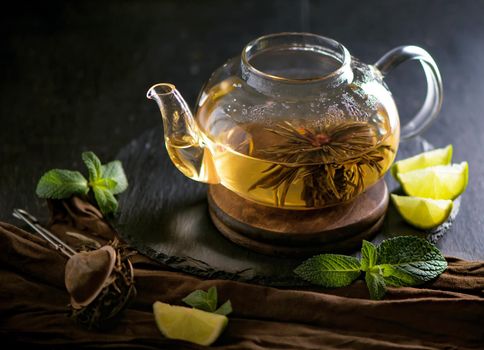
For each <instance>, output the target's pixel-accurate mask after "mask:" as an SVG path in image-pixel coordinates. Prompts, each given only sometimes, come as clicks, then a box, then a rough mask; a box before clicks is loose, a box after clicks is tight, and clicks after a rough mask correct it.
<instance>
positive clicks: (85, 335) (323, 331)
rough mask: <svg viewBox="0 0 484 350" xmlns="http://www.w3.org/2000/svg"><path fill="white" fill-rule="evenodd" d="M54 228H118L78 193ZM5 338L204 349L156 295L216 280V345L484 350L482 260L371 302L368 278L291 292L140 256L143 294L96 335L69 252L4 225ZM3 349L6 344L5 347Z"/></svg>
mask: <svg viewBox="0 0 484 350" xmlns="http://www.w3.org/2000/svg"><path fill="white" fill-rule="evenodd" d="M51 209H52V210H53V215H52V222H51V230H52V231H54V232H56V233H57V234H58V235H60V236H61V237H62V238H63V239H66V240H69V242H70V243H71V244H73V245H75V244H79V241H78V240H77V239H76V238H73V237H71V235H69V234H66V232H82V233H83V234H85V235H90V236H91V237H95V238H96V239H100V240H103V239H104V240H109V239H111V238H112V237H113V234H114V232H113V230H112V229H111V227H110V226H109V225H108V224H107V223H106V222H105V221H103V220H102V216H101V215H100V213H99V211H98V210H97V209H96V208H94V207H92V206H91V205H89V204H87V203H84V202H82V201H80V200H78V199H75V198H74V199H73V200H70V201H66V202H56V203H53V204H52V205H51ZM0 260H1V265H0V266H1V267H0V336H1V338H0V339H1V342H2V344H3V345H5V344H13V343H15V344H22V345H23V344H27V345H29V346H30V347H35V348H37V349H38V348H44V347H45V348H48V349H55V348H78V347H85V348H113V349H115V348H116V349H119V348H131V349H200V348H203V347H200V346H197V345H193V344H190V343H185V342H180V341H173V340H168V339H166V338H164V337H163V336H162V335H161V333H160V332H159V331H158V329H157V328H156V325H155V322H154V319H153V314H152V304H153V302H154V301H156V300H160V301H163V302H167V303H171V304H181V299H182V298H183V297H185V296H186V295H187V294H189V293H190V292H192V291H194V290H196V289H205V290H206V289H208V288H209V287H210V286H216V287H217V289H218V292H219V299H220V300H222V301H224V300H226V299H230V300H231V301H232V305H233V308H234V312H233V314H231V315H230V322H229V325H228V327H227V329H226V330H225V332H224V333H223V334H222V336H221V337H220V338H219V339H218V340H217V342H216V343H215V344H213V345H212V347H213V348H216V349H227V350H228V349H479V348H480V349H483V348H484V298H483V296H484V262H483V261H480V262H470V261H463V260H459V259H455V258H448V262H449V268H448V269H447V271H446V272H445V273H443V274H442V275H441V276H440V277H439V278H438V279H437V280H435V281H433V282H432V283H428V284H426V285H424V286H421V287H419V288H390V289H389V291H388V294H387V296H386V298H385V300H383V301H372V300H369V299H368V292H367V290H366V287H365V285H364V282H363V281H357V282H355V283H353V284H352V285H351V286H349V287H346V288H339V289H334V290H323V289H319V288H315V289H313V290H288V289H277V288H269V287H263V286H258V285H251V284H246V283H239V282H234V281H227V280H202V279H200V278H198V277H195V276H191V275H188V274H184V273H180V272H176V271H173V270H172V269H170V268H168V267H165V266H163V265H161V264H158V263H156V262H154V261H152V260H150V259H149V258H146V257H143V256H141V255H136V256H135V257H134V258H133V262H134V266H135V279H136V286H137V289H138V295H137V296H136V298H135V299H134V300H133V301H132V303H131V304H130V305H129V307H128V309H126V310H125V311H124V313H123V315H122V318H121V319H120V321H119V323H117V325H116V327H115V328H114V329H112V330H110V331H102V332H101V331H93V330H91V331H89V330H86V329H84V328H83V327H81V326H79V325H77V324H76V323H75V322H74V321H73V320H71V319H69V318H68V317H67V316H66V310H67V308H66V306H67V304H68V302H69V299H68V295H67V292H66V290H65V287H64V265H65V262H66V260H65V258H64V257H63V256H62V255H60V254H59V253H57V252H56V251H54V250H52V249H51V248H50V247H49V246H48V245H47V244H46V243H45V242H44V241H43V240H42V239H40V238H38V237H36V236H34V235H32V234H31V233H27V232H25V231H23V230H21V229H19V228H17V227H15V226H13V225H10V224H7V223H0ZM3 345H2V348H4V347H3Z"/></svg>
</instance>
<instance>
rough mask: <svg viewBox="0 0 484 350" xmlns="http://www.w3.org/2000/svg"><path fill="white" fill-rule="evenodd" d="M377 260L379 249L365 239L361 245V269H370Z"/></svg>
mask: <svg viewBox="0 0 484 350" xmlns="http://www.w3.org/2000/svg"><path fill="white" fill-rule="evenodd" d="M376 261H377V249H376V247H375V246H374V245H373V243H371V242H368V241H365V240H364V241H363V245H362V247H361V269H362V270H363V271H368V270H369V269H371V268H372V267H373V266H375V264H376Z"/></svg>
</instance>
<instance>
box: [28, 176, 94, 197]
mask: <svg viewBox="0 0 484 350" xmlns="http://www.w3.org/2000/svg"><path fill="white" fill-rule="evenodd" d="M88 191H89V186H88V184H87V180H86V179H85V178H84V176H83V175H82V174H81V173H80V172H78V171H71V170H62V169H52V170H50V171H48V172H46V173H45V174H44V175H43V176H42V177H41V178H40V180H39V183H38V184H37V189H36V191H35V192H36V193H37V195H38V196H39V197H40V198H52V199H62V198H69V197H70V196H72V195H76V194H77V195H85V194H87V192H88Z"/></svg>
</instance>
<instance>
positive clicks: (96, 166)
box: [82, 151, 101, 182]
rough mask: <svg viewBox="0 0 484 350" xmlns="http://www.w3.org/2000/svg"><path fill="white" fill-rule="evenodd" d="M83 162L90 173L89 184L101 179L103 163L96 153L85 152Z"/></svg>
mask: <svg viewBox="0 0 484 350" xmlns="http://www.w3.org/2000/svg"><path fill="white" fill-rule="evenodd" d="M82 160H83V161H84V164H86V167H87V170H88V171H89V182H94V181H96V180H97V179H99V178H100V177H101V161H100V160H99V158H98V157H97V156H96V155H95V154H94V152H90V151H89V152H83V153H82Z"/></svg>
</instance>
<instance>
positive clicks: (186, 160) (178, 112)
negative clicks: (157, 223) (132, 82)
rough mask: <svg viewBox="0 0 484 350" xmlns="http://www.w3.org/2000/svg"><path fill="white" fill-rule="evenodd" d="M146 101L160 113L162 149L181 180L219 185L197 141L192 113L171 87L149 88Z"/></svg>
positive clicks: (199, 139)
mask: <svg viewBox="0 0 484 350" xmlns="http://www.w3.org/2000/svg"><path fill="white" fill-rule="evenodd" d="M146 97H147V98H149V99H151V100H155V101H156V103H157V104H158V107H159V108H160V111H161V116H162V120H163V132H164V135H165V145H166V149H167V151H168V154H169V156H170V159H171V161H172V162H173V164H175V166H176V167H177V168H178V170H180V171H181V172H182V173H183V174H184V175H185V176H187V177H189V178H191V179H194V180H197V181H201V182H205V183H212V184H216V183H219V178H218V175H217V172H216V171H215V166H214V164H213V157H212V154H211V152H210V150H209V149H208V147H206V145H205V143H204V142H203V139H202V137H201V131H200V129H199V127H198V125H197V123H196V121H195V119H194V118H193V115H192V112H191V111H190V108H188V105H187V103H186V101H185V100H184V98H183V97H182V96H181V94H180V92H178V90H177V89H176V88H175V86H174V85H172V84H168V83H161V84H156V85H153V86H152V87H151V88H150V89H149V90H148V92H147V93H146Z"/></svg>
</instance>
